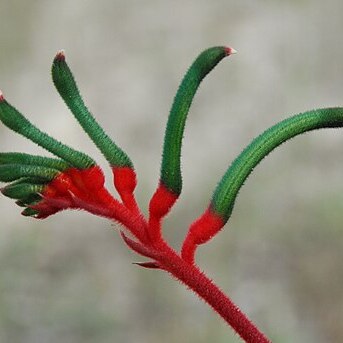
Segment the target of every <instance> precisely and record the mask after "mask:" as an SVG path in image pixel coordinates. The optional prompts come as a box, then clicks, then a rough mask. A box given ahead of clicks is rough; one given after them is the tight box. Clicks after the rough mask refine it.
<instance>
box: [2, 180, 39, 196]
mask: <svg viewBox="0 0 343 343" xmlns="http://www.w3.org/2000/svg"><path fill="white" fill-rule="evenodd" d="M44 187H45V185H44V184H30V183H26V182H23V183H13V184H9V185H8V186H5V187H3V188H1V189H0V191H1V193H2V194H3V195H4V196H6V197H8V198H11V199H16V200H18V199H24V198H27V197H29V196H32V195H34V194H40V193H42V191H43V189H44Z"/></svg>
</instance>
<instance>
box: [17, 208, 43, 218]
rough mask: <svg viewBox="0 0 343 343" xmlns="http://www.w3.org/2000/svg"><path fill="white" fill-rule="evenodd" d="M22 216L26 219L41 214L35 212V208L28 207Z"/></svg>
mask: <svg viewBox="0 0 343 343" xmlns="http://www.w3.org/2000/svg"><path fill="white" fill-rule="evenodd" d="M21 214H22V215H23V216H25V217H33V216H35V215H37V214H39V211H37V210H34V209H33V208H30V207H27V208H25V210H24V211H22V212H21Z"/></svg>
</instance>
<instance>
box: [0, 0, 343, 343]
mask: <svg viewBox="0 0 343 343" xmlns="http://www.w3.org/2000/svg"><path fill="white" fill-rule="evenodd" d="M342 13H343V2H342V1H341V0H332V1H330V0H329V1H322V0H301V1H300V0H288V1H271V0H270V1H267V0H266V1H256V0H250V1H249V0H241V1H233V0H226V1H225V0H217V1H202V0H190V1H187V0H173V1H156V0H155V1H153V0H149V1H138V0H137V1H127V0H116V1H110V0H97V1H86V0H74V1H66V0H59V1H42V0H40V1H24V0H22V1H19V0H0V88H1V89H2V91H3V92H4V94H5V95H6V98H7V99H8V101H10V102H11V103H12V104H14V105H15V106H16V107H18V108H19V109H20V110H21V111H23V112H24V113H25V114H26V115H27V116H28V117H29V118H30V120H32V121H33V122H34V123H36V124H38V125H39V127H40V128H41V129H43V130H46V131H48V132H49V133H51V134H53V135H54V136H55V137H57V138H59V139H61V140H63V141H64V142H66V143H69V144H72V145H73V146H74V147H76V148H78V149H82V150H84V151H86V152H88V153H89V154H91V155H92V156H94V157H95V158H96V159H97V160H98V161H100V162H101V163H102V164H103V162H104V160H103V159H102V158H101V156H99V153H98V152H97V151H96V149H95V148H94V147H93V145H92V144H91V143H90V142H89V140H88V138H87V137H86V136H85V134H83V132H82V131H81V129H80V127H79V126H78V125H77V124H76V122H75V120H74V118H73V117H72V115H71V114H70V113H69V112H68V110H67V109H66V107H65V105H64V104H63V102H62V100H61V99H60V98H59V96H58V94H57V92H56V91H55V89H54V87H53V84H52V82H51V80H50V79H51V77H50V64H51V62H52V59H53V57H54V55H55V53H56V51H57V50H59V49H65V50H66V54H67V59H68V62H69V64H70V66H71V68H72V69H73V71H74V73H75V75H76V78H77V80H78V83H79V86H80V89H81V91H82V93H83V95H84V97H85V99H86V102H87V104H88V105H89V107H90V108H91V110H92V111H93V113H94V114H95V115H96V117H97V119H98V120H99V122H100V123H101V124H103V125H104V126H105V128H106V130H107V132H108V133H109V134H110V135H111V136H113V137H115V140H116V142H118V144H119V145H120V146H121V147H123V148H124V150H126V151H127V152H128V154H129V156H130V157H131V158H132V159H133V161H134V162H135V166H136V170H137V172H138V175H139V187H138V189H137V197H138V199H139V202H140V204H141V205H142V208H143V209H144V211H145V212H146V208H147V202H148V199H149V197H150V196H151V194H152V193H153V191H154V189H155V187H156V184H157V179H158V174H159V163H160V153H161V144H162V139H163V131H164V127H165V123H166V120H167V114H168V110H169V108H170V104H171V101H172V99H173V96H174V94H175V92H176V89H177V87H178V84H179V81H180V79H181V77H182V75H183V73H184V72H185V71H186V69H187V68H188V66H189V65H190V63H191V62H192V60H193V59H194V58H195V57H196V55H197V54H198V53H199V52H200V51H202V50H203V49H205V48H207V47H210V46H213V45H230V46H233V47H234V48H235V49H236V50H238V51H239V53H238V54H237V55H235V56H233V57H230V58H229V59H225V60H224V61H222V62H221V64H220V65H219V66H218V67H217V68H216V69H215V70H214V71H213V72H212V73H211V75H209V77H208V78H207V79H206V80H205V82H204V83H203V85H202V86H201V89H200V91H199V93H198V94H197V96H196V99H195V102H194V104H193V107H192V109H191V113H190V117H189V120H188V123H187V124H188V125H187V128H186V132H185V140H184V149H183V175H184V190H183V194H182V197H181V199H180V201H179V202H178V204H177V206H175V209H174V210H173V212H172V213H171V215H170V216H169V218H168V220H167V223H166V226H165V230H164V232H165V235H166V237H167V238H168V239H169V240H170V241H171V242H172V244H173V245H174V246H175V247H179V246H180V244H181V242H182V239H183V237H184V235H185V233H186V230H187V227H188V225H189V224H190V223H191V221H192V219H194V218H196V217H197V216H198V215H199V214H200V213H201V212H202V211H203V209H204V208H205V207H206V206H207V204H208V201H209V199H210V196H211V193H212V190H213V189H214V187H215V185H216V183H217V182H218V181H219V178H220V177H221V176H222V175H223V173H224V172H225V170H226V168H227V166H228V165H229V163H230V161H231V160H232V159H233V158H234V157H235V156H236V155H237V154H238V153H239V151H240V150H241V149H243V148H244V146H246V145H247V144H248V143H249V142H250V140H251V139H252V138H253V137H255V136H256V135H258V134H260V133H261V132H262V131H263V130H264V129H266V128H267V127H269V126H271V125H273V124H275V123H276V122H277V121H279V120H282V119H284V118H286V117H287V116H289V115H292V114H295V113H298V112H301V111H305V110H308V109H312V108H316V107H325V106H339V105H342V103H343V100H342V99H343V82H342V77H343V47H342V46H343V45H342V32H343V21H342ZM342 146H343V130H342V131H340V130H322V131H321V132H316V133H309V134H306V135H304V136H303V137H298V138H296V139H294V140H293V141H292V142H289V143H287V144H285V145H283V146H282V147H281V148H279V149H278V150H277V151H276V152H274V153H273V154H271V155H270V156H268V158H267V159H266V160H265V161H263V163H262V164H261V165H260V166H259V167H258V168H257V169H256V171H255V173H254V174H253V175H252V176H251V177H250V178H249V180H248V181H247V182H246V184H245V186H244V187H243V189H242V191H241V193H240V196H239V198H238V201H237V203H236V207H235V209H234V214H233V217H232V218H231V221H230V222H229V224H228V225H227V226H226V228H225V230H223V232H222V233H221V234H220V235H218V236H217V237H216V238H215V239H214V240H213V241H212V242H211V243H210V244H208V245H207V246H206V247H202V248H200V249H199V253H198V261H199V264H200V265H201V267H202V268H203V269H204V270H205V271H206V272H207V273H208V274H209V276H210V277H211V278H213V279H214V280H215V281H216V282H217V283H218V285H220V287H221V288H222V289H223V290H224V291H225V292H227V293H228V294H229V295H230V296H231V297H232V298H233V300H234V301H235V302H236V303H237V304H238V305H239V306H241V308H242V310H244V311H245V312H246V313H247V314H248V315H249V316H250V318H251V319H252V320H253V321H254V322H256V323H257V324H258V325H259V327H260V328H261V329H262V330H263V331H264V332H265V333H266V334H267V335H268V336H269V337H270V338H272V339H273V341H274V342H292V343H294V342H295V343H297V342H313V343H317V342H342V341H343V326H342V322H343V310H342V308H343V292H342V285H343V268H342V263H341V261H342V258H343V249H342V247H343V230H342V223H343V179H342V173H343V159H342ZM0 147H1V148H0V149H1V151H26V152H31V153H41V152H42V151H41V150H40V149H39V148H38V147H36V146H34V144H31V143H30V142H28V141H27V140H25V139H24V138H22V137H20V136H18V135H15V134H14V133H12V132H10V131H9V130H8V129H6V128H4V127H3V126H0ZM109 183H110V180H109ZM19 211H20V209H19V208H17V207H16V206H15V204H14V203H13V201H11V200H9V199H6V198H4V197H1V198H0V215H1V230H0V342H11V343H17V342H18V343H19V342H25V343H31V342H32V343H43V342H50V343H55V342H66V343H68V342H83V343H88V342H101V343H107V342H139V343H148V342H149V343H155V342H156V343H157V342H161V341H162V342H164V343H171V342H190V343H192V342H197V343H205V342H238V341H239V339H238V338H237V337H235V335H234V334H233V333H232V330H231V329H230V328H228V327H227V326H226V325H225V323H224V322H223V321H222V320H221V319H220V318H218V317H217V315H216V314H214V313H213V312H212V311H211V310H210V309H209V308H208V307H207V306H206V305H204V304H203V303H202V302H201V301H200V300H198V299H197V298H196V297H195V296H194V295H193V294H191V293H190V292H189V291H187V290H186V289H185V288H184V287H183V286H181V285H179V284H177V283H176V282H175V281H174V280H171V279H170V278H169V276H167V275H165V274H163V273H162V272H158V271H149V270H143V269H140V268H138V267H136V266H135V265H132V264H131V262H133V261H139V260H140V257H139V256H136V255H134V254H133V253H131V252H130V251H128V249H127V248H126V247H125V246H124V244H123V243H122V241H121V240H120V237H119V236H118V234H117V232H116V229H115V227H113V226H112V225H111V224H110V223H109V222H107V221H106V220H104V219H100V218H96V217H92V216H90V215H88V214H86V213H81V212H73V213H72V212H65V213H60V214H58V215H56V216H54V217H51V218H48V219H47V220H44V221H36V220H33V219H28V218H24V217H22V216H20V214H19Z"/></svg>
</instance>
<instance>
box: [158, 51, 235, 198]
mask: <svg viewBox="0 0 343 343" xmlns="http://www.w3.org/2000/svg"><path fill="white" fill-rule="evenodd" d="M233 52H234V51H233V50H232V49H230V48H225V47H213V48H210V49H207V50H205V51H203V52H202V53H201V54H200V55H199V56H198V57H197V59H196V60H195V61H194V62H193V64H192V65H191V67H190V68H189V69H188V71H187V73H186V75H185V76H184V78H183V80H182V82H181V84H180V87H179V89H178V91H177V93H176V96H175V98H174V102H173V105H172V108H171V110H170V114H169V118H168V122H167V127H166V132H165V137H164V146H163V156H162V166H161V176H160V180H161V181H162V182H163V184H164V185H165V186H166V187H167V188H168V189H169V190H170V191H172V192H173V193H175V194H180V193H181V189H182V177H181V166H180V164H181V145H182V138H183V132H184V128H185V124H186V118H187V114H188V111H189V108H190V106H191V103H192V101H193V97H194V95H195V93H196V91H197V89H198V87H199V85H200V83H201V81H202V80H203V79H204V77H205V76H206V75H207V74H208V73H209V72H210V71H211V70H212V69H213V68H214V67H215V66H216V65H217V64H218V63H219V62H220V61H221V60H222V59H223V58H224V57H225V56H228V55H230V54H231V53H233Z"/></svg>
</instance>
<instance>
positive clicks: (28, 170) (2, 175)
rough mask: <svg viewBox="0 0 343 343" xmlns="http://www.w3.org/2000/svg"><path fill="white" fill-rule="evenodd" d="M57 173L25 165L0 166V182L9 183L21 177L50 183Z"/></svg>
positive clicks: (44, 168)
mask: <svg viewBox="0 0 343 343" xmlns="http://www.w3.org/2000/svg"><path fill="white" fill-rule="evenodd" d="M58 173H59V171H58V170H56V169H52V168H46V167H40V166H32V165H25V164H4V165H0V181H1V182H11V181H15V180H18V179H20V178H22V177H34V178H39V179H42V180H46V181H51V180H52V179H54V178H55V177H56V175H57V174H58Z"/></svg>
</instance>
